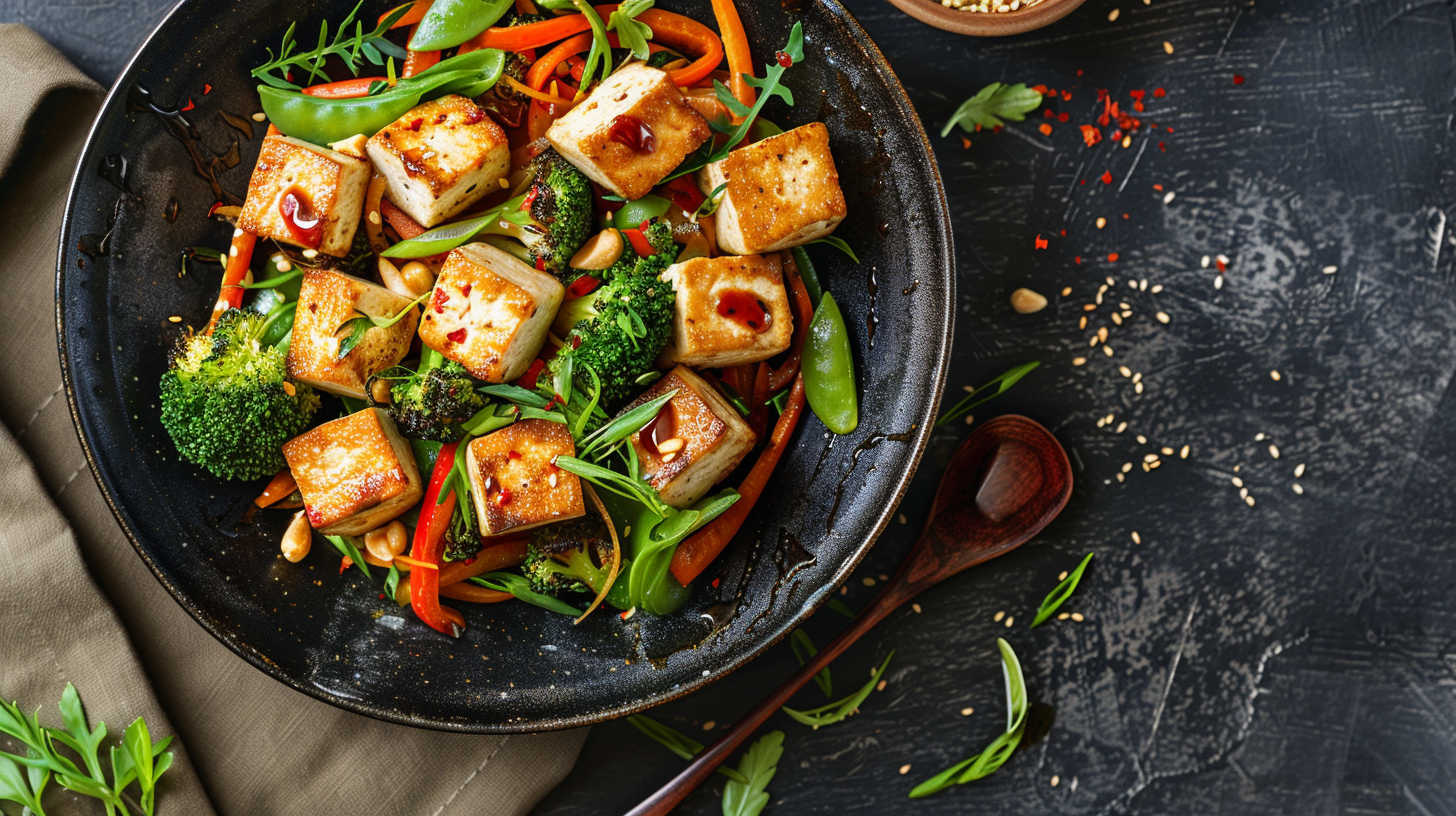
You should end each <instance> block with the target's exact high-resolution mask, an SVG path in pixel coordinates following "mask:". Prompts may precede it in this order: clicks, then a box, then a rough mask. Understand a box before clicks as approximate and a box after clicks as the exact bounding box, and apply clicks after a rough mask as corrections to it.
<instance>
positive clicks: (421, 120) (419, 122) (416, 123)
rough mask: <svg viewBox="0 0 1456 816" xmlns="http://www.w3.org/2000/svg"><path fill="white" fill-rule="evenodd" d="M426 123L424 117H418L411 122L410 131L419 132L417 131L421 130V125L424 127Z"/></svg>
mask: <svg viewBox="0 0 1456 816" xmlns="http://www.w3.org/2000/svg"><path fill="white" fill-rule="evenodd" d="M424 123H425V117H423V116H416V117H415V120H414V121H413V122H410V124H409V129H410V130H416V131H417V130H419V129H420V125H423V124H424Z"/></svg>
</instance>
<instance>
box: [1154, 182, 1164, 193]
mask: <svg viewBox="0 0 1456 816" xmlns="http://www.w3.org/2000/svg"><path fill="white" fill-rule="evenodd" d="M1153 189H1154V190H1157V191H1158V192H1160V193H1161V192H1163V185H1161V184H1154V185H1153Z"/></svg>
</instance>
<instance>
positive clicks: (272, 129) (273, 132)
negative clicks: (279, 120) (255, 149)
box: [267, 122, 283, 136]
mask: <svg viewBox="0 0 1456 816" xmlns="http://www.w3.org/2000/svg"><path fill="white" fill-rule="evenodd" d="M267 135H269V136H282V135H283V131H281V130H279V129H278V126H277V125H275V124H273V123H272V122H269V123H268V134H267Z"/></svg>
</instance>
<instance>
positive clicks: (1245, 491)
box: [1239, 487, 1249, 499]
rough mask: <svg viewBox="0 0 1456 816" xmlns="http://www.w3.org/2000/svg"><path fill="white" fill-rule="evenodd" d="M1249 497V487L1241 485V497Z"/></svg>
mask: <svg viewBox="0 0 1456 816" xmlns="http://www.w3.org/2000/svg"><path fill="white" fill-rule="evenodd" d="M1248 497H1249V489H1248V488H1247V487H1241V488H1239V498H1241V499H1247V498H1248Z"/></svg>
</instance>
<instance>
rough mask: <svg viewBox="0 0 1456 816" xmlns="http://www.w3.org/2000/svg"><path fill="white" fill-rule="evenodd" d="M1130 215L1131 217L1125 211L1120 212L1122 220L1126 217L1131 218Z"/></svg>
mask: <svg viewBox="0 0 1456 816" xmlns="http://www.w3.org/2000/svg"><path fill="white" fill-rule="evenodd" d="M1131 217H1132V216H1130V215H1128V214H1127V213H1123V214H1122V220H1124V221H1126V220H1127V219H1129V218H1131Z"/></svg>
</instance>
